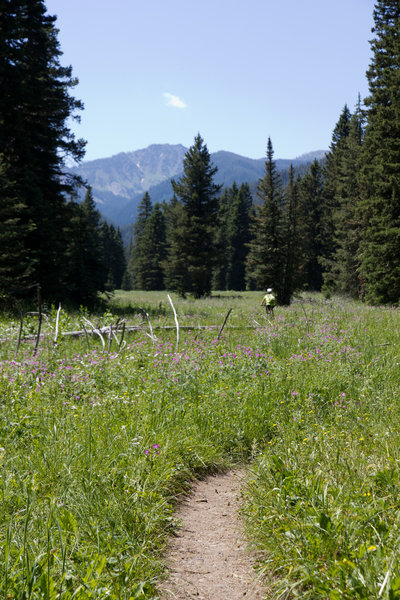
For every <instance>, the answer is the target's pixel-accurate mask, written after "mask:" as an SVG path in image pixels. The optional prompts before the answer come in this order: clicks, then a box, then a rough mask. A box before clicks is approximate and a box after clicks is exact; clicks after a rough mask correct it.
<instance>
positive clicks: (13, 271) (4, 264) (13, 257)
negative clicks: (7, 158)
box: [0, 156, 32, 297]
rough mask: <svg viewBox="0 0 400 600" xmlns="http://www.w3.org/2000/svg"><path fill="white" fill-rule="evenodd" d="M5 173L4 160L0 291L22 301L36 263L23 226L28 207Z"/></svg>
mask: <svg viewBox="0 0 400 600" xmlns="http://www.w3.org/2000/svg"><path fill="white" fill-rule="evenodd" d="M5 171H6V169H5V166H4V164H3V163H2V161H1V156H0V289H1V292H2V293H3V294H4V293H5V294H8V295H11V296H14V295H15V296H17V297H18V296H21V295H23V293H24V289H25V286H26V285H27V283H28V282H29V278H30V275H31V273H30V269H32V263H31V262H30V261H29V260H28V258H27V256H26V252H27V247H26V236H27V232H28V226H27V225H25V226H21V222H22V221H23V213H24V211H25V210H26V206H25V205H24V204H23V203H22V202H21V200H20V199H19V198H18V195H17V191H16V189H15V183H14V182H13V181H12V180H11V179H10V177H9V176H7V174H6V172H5Z"/></svg>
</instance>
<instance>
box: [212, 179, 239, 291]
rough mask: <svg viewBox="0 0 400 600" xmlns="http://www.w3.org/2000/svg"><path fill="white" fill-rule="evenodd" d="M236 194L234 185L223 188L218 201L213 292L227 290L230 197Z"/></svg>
mask: <svg viewBox="0 0 400 600" xmlns="http://www.w3.org/2000/svg"><path fill="white" fill-rule="evenodd" d="M235 192H237V187H236V184H233V186H232V188H230V189H228V188H224V189H223V191H222V194H221V195H220V197H219V199H218V219H217V224H218V225H217V228H216V232H215V239H214V244H215V246H214V247H215V255H216V260H215V263H214V269H213V277H212V288H213V290H226V289H227V281H226V279H227V271H228V260H229V258H228V243H229V242H228V228H229V214H230V210H231V203H232V196H233V195H234V194H235Z"/></svg>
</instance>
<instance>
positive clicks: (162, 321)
mask: <svg viewBox="0 0 400 600" xmlns="http://www.w3.org/2000/svg"><path fill="white" fill-rule="evenodd" d="M171 297H172V300H173V303H174V306H175V309H176V312H177V318H178V322H179V324H180V326H181V327H182V329H181V330H180V332H179V343H177V332H176V329H175V319H174V314H173V312H172V308H171V306H170V304H169V301H168V298H167V294H166V293H165V292H147V293H144V292H118V293H116V294H115V296H114V297H113V299H112V301H111V303H110V306H109V308H108V309H107V312H105V313H104V314H102V315H89V314H88V313H87V311H86V310H84V309H81V311H80V312H77V313H76V314H72V313H67V312H65V311H63V310H62V311H61V317H60V321H59V326H60V331H61V333H65V332H67V331H73V330H79V329H82V320H83V319H84V318H87V319H89V320H90V321H91V322H92V323H94V324H99V325H110V324H112V323H114V322H116V321H117V319H118V318H122V317H125V318H126V321H127V325H138V326H139V325H140V324H142V328H141V329H140V330H136V331H131V332H126V334H125V338H124V341H123V342H122V343H121V345H120V346H119V343H117V340H116V339H113V338H112V337H111V338H110V339H108V338H107V336H106V335H105V334H104V335H103V337H104V339H105V344H104V347H103V344H102V341H101V339H100V337H99V336H98V335H93V336H90V337H89V336H85V335H83V336H81V337H66V336H64V337H63V336H62V335H59V336H58V340H57V343H54V339H53V338H54V329H55V323H56V310H55V309H54V308H52V307H50V308H48V310H47V315H48V320H45V321H44V325H43V330H42V333H43V334H46V333H47V334H48V335H46V336H45V335H43V337H42V339H41V341H40V344H39V347H38V350H37V352H36V354H35V352H34V350H35V339H34V338H33V337H32V336H34V334H35V331H36V328H37V323H36V317H35V316H33V315H30V316H28V317H27V318H26V319H25V323H24V329H23V340H22V342H21V345H20V347H19V351H18V353H16V348H17V337H18V329H19V322H18V320H17V319H16V318H15V317H12V315H3V316H2V317H1V319H0V339H1V343H0V472H1V487H0V496H1V502H0V597H1V598H4V599H5V600H7V599H14V598H15V599H18V600H30V599H32V600H33V599H35V600H36V599H41V600H42V599H46V600H50V599H51V600H53V599H63V600H72V599H76V600H86V599H88V600H89V599H93V598H95V599H106V598H107V599H112V600H117V599H118V600H133V599H136V598H143V599H156V598H157V597H158V596H157V583H158V581H159V580H160V578H162V576H163V572H164V571H163V568H164V567H163V551H164V549H165V545H166V542H167V539H168V536H170V535H172V534H173V532H174V528H175V526H176V521H175V516H174V511H175V508H176V502H177V497H178V496H179V494H180V493H182V492H183V491H185V490H187V489H188V487H189V485H190V480H191V479H192V478H193V477H196V476H200V475H202V474H205V473H207V472H215V471H217V470H223V469H226V468H228V467H229V466H231V465H234V464H245V465H247V466H248V483H247V485H246V487H245V488H244V489H243V499H242V500H243V502H242V506H243V508H242V515H243V519H244V522H245V525H246V528H247V531H248V535H249V539H250V540H251V541H252V542H253V543H254V546H255V548H256V549H257V557H258V562H257V568H258V569H259V570H260V571H261V572H262V573H264V574H265V577H266V579H267V581H268V585H269V586H270V588H271V595H270V597H271V598H276V599H278V598H280V599H292V598H309V599H313V600H314V599H315V600H317V599H330V600H339V599H350V598H351V599H354V598H360V599H371V600H376V599H377V598H382V599H390V600H394V599H398V598H400V568H399V566H400V510H399V508H400V470H399V464H400V445H399V425H400V376H399V362H400V354H399V337H400V310H399V309H398V308H388V307H369V306H366V305H362V304H358V303H352V302H350V301H346V300H344V299H340V298H333V299H332V300H329V301H328V300H324V299H323V298H322V297H321V296H317V295H311V296H310V295H307V296H304V297H303V298H298V299H296V300H295V301H294V302H293V304H292V305H291V306H290V307H288V308H283V307H278V308H277V309H276V314H275V318H274V319H273V320H272V319H271V320H268V319H267V318H266V316H265V314H264V313H263V309H262V308H261V307H260V302H261V297H262V294H257V293H254V292H243V293H221V294H218V295H217V294H215V295H214V296H213V297H212V298H209V299H206V300H197V301H194V300H190V299H186V300H183V299H180V298H178V297H177V296H175V295H172V296H171ZM230 308H232V309H233V310H232V312H231V314H230V316H229V319H228V321H227V324H226V326H225V329H224V330H223V332H222V333H221V335H220V337H219V339H218V332H219V329H220V327H221V325H222V323H223V320H224V317H225V315H226V314H227V312H228V310H229V309H230ZM143 309H144V310H145V311H146V312H147V314H148V317H149V321H150V324H151V326H152V329H153V337H151V336H150V329H149V323H148V321H147V318H144V317H143V313H142V312H141V310H143ZM184 326H185V327H184ZM188 326H190V328H189V329H187V328H186V327H188ZM86 327H87V328H88V327H89V326H88V325H87V322H86ZM165 327H167V329H163V328H165ZM118 339H119V341H121V334H119V338H118ZM110 342H111V345H110Z"/></svg>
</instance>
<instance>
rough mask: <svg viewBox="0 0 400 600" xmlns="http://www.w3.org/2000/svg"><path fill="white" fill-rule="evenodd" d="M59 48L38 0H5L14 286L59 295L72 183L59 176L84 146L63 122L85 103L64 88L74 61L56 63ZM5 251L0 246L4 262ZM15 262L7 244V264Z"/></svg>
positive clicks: (2, 138)
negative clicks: (17, 279) (17, 277)
mask: <svg viewBox="0 0 400 600" xmlns="http://www.w3.org/2000/svg"><path fill="white" fill-rule="evenodd" d="M60 55H61V51H60V48H59V44H58V41H57V30H56V28H55V17H51V16H48V15H46V8H45V5H44V2H43V0H29V1H27V0H25V1H24V0H13V1H12V2H5V1H4V0H3V1H2V3H1V12H0V89H1V90H2V93H1V94H0V153H1V157H2V158H1V162H2V169H3V170H2V173H3V177H6V178H7V180H8V182H9V184H10V183H11V184H12V194H11V198H10V195H9V193H8V192H1V193H2V195H3V197H2V202H3V203H4V202H6V201H7V202H9V201H10V200H11V201H12V203H13V204H14V208H15V207H16V206H19V207H20V209H21V210H19V212H18V217H17V218H18V228H19V229H20V231H21V234H22V235H21V237H20V239H19V244H20V249H19V251H18V252H19V255H20V257H21V258H22V260H23V265H21V268H20V269H19V272H22V273H24V279H25V286H24V287H25V289H24V290H21V289H19V290H17V291H18V294H21V295H22V294H24V293H25V294H29V293H30V290H31V289H33V288H34V289H36V284H38V283H39V284H40V285H41V288H42V292H43V295H44V297H46V298H51V299H57V300H58V299H59V297H60V296H63V295H64V294H67V293H68V290H69V282H68V281H67V279H66V278H65V268H64V262H65V258H64V253H65V251H66V249H67V247H68V244H69V240H68V233H67V229H68V228H67V219H68V216H69V208H68V207H67V205H66V201H65V196H64V193H65V192H70V191H71V190H72V187H73V186H72V182H71V181H70V180H68V178H67V177H65V176H64V159H65V157H66V156H70V157H72V158H74V159H77V160H79V159H80V158H81V157H82V156H83V147H84V144H83V142H82V141H81V140H78V141H76V140H75V138H74V136H73V134H72V133H71V132H70V130H69V129H68V127H67V125H66V122H67V120H68V119H69V118H70V117H72V116H73V115H74V113H75V111H76V110H77V109H80V108H82V105H81V103H80V102H79V101H77V100H75V99H74V98H72V97H71V96H70V95H69V90H70V88H72V87H73V86H74V85H75V83H76V81H75V80H74V79H73V78H72V72H71V67H62V66H61V65H60V63H59V58H60ZM3 189H4V188H3ZM9 189H10V188H9ZM11 212H13V211H11ZM6 258H7V257H6V256H5V255H4V254H3V264H4V261H5V260H6ZM13 262H14V264H15V256H14V257H13V256H12V252H11V251H10V255H9V264H10V265H11V264H12V263H13Z"/></svg>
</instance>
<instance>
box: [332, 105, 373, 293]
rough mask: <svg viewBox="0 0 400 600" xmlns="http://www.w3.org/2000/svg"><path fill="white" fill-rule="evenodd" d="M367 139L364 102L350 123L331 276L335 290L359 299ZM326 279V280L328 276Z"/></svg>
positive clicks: (338, 188)
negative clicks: (362, 174)
mask: <svg viewBox="0 0 400 600" xmlns="http://www.w3.org/2000/svg"><path fill="white" fill-rule="evenodd" d="M363 138H364V115H363V112H362V110H361V105H360V100H359V102H358V105H357V107H356V110H355V112H354V114H353V115H352V117H351V120H350V126H349V133H348V135H347V137H346V138H345V140H344V144H343V149H342V152H341V154H340V161H339V164H338V171H337V184H336V192H335V197H336V201H335V204H336V209H335V211H334V213H333V223H334V228H335V244H336V250H335V254H334V256H333V265H334V268H333V269H332V270H331V272H330V273H329V277H330V278H331V286H332V288H333V289H334V290H335V291H337V292H339V293H342V294H345V295H348V296H351V297H353V298H358V297H360V296H361V295H362V282H361V280H360V274H359V267H360V240H361V233H362V229H361V222H360V218H359V206H360V165H361V162H360V159H361V152H362V144H363ZM325 277H326V276H325Z"/></svg>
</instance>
